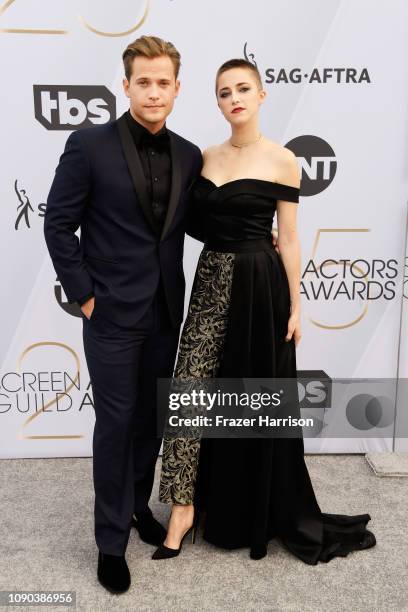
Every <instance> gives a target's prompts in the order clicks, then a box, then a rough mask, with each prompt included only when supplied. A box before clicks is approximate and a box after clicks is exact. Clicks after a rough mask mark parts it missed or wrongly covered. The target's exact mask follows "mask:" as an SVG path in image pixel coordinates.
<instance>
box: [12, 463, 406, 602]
mask: <svg viewBox="0 0 408 612" xmlns="http://www.w3.org/2000/svg"><path fill="white" fill-rule="evenodd" d="M306 462H307V465H308V468H309V472H310V476H311V479H312V482H313V485H314V489H315V492H316V496H317V499H318V502H319V504H320V507H321V509H322V510H323V511H326V512H333V513H345V514H359V513H364V512H368V513H369V514H370V515H371V517H372V520H371V521H370V523H369V527H370V528H371V529H372V531H373V532H374V533H375V535H376V537H377V546H376V547H374V548H372V549H369V550H366V551H359V552H353V553H351V554H350V555H349V556H348V557H346V558H337V559H334V560H333V561H330V562H329V563H328V564H324V563H319V564H318V565H317V566H309V565H306V564H304V563H303V562H302V561H300V560H298V559H297V558H296V557H293V556H292V555H291V554H290V553H289V552H287V551H286V550H284V549H283V548H282V547H281V546H280V545H279V544H278V542H276V541H271V542H270V544H269V548H268V556H267V557H265V558H264V559H262V560H260V561H253V560H251V559H250V558H249V556H248V551H247V550H246V549H242V550H239V551H234V552H228V551H222V550H218V549H216V548H215V547H213V546H211V545H210V544H207V543H205V542H204V541H203V540H202V539H201V538H200V536H199V535H198V537H197V539H196V542H195V544H194V545H192V544H191V541H188V542H185V545H184V547H183V551H182V553H181V555H180V556H179V557H177V558H175V559H171V560H167V561H152V560H151V559H150V555H151V553H152V552H153V550H154V548H153V547H151V546H149V545H147V544H144V543H143V542H141V541H140V540H139V539H138V536H137V533H135V532H134V530H133V532H132V534H131V537H130V541H129V546H128V550H127V560H128V564H129V567H130V571H131V574H132V586H131V588H130V590H129V591H128V592H127V593H125V594H122V595H110V594H109V593H107V592H106V591H105V590H104V589H103V588H102V587H101V586H100V585H99V584H98V582H97V580H96V576H95V569H96V558H97V550H96V547H95V543H94V537H93V522H92V521H93V516H92V515H93V488H92V466H91V459H88V458H85V459H24V460H21V459H12V460H1V461H0V488H1V489H0V490H1V505H0V510H1V532H0V537H1V546H0V590H14V589H15V590H18V589H25V590H53V591H59V590H70V589H72V590H75V591H76V597H77V609H78V610H87V611H88V610H89V611H92V612H93V611H95V612H99V611H100V610H138V611H139V610H149V611H150V610H152V611H153V610H154V611H156V610H157V611H166V610H176V611H184V610H186V611H187V610H188V611H192V610H200V611H201V610H204V611H205V610H230V609H231V608H233V609H234V610H235V611H238V610H245V611H250V610H269V611H271V612H272V611H275V610H276V611H278V610H279V611H281V610H285V611H286V610H291V611H296V612H298V611H299V612H309V611H310V612H320V611H324V612H331V611H333V612H340V611H343V610H344V611H346V610H347V612H359V611H370V612H373V611H382V610H384V611H385V610H387V611H392V612H395V611H397V610H398V611H399V610H407V611H408V580H407V576H408V529H407V525H408V505H407V499H408V480H407V479H406V478H389V479H387V478H378V477H376V476H375V474H374V473H373V472H372V470H371V469H370V467H369V465H368V464H367V462H366V461H365V459H364V456H362V455H325V456H321V455H307V456H306ZM159 467H160V466H159V464H158V466H157V468H158V469H159ZM156 476H158V474H157V475H156ZM151 506H152V509H153V511H154V512H155V514H156V515H157V517H158V518H160V519H161V520H162V521H163V523H165V522H166V520H167V516H168V507H167V506H165V505H163V504H160V503H159V502H158V501H157V477H156V486H155V490H154V492H153V497H152V504H151ZM14 609H17V610H20V609H21V610H22V609H23V608H20V607H18V608H14ZM25 609H35V610H40V609H44V610H48V611H50V610H51V609H58V610H63V609H72V608H61V607H60V608H56V607H54V606H53V607H44V606H43V607H41V608H39V607H35V608H25Z"/></svg>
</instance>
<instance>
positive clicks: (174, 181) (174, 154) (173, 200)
mask: <svg viewBox="0 0 408 612" xmlns="http://www.w3.org/2000/svg"><path fill="white" fill-rule="evenodd" d="M169 136H170V150H171V191H170V200H169V206H168V208H167V215H166V220H165V222H164V226H163V231H162V235H161V238H160V240H163V238H164V237H165V235H166V234H167V232H168V231H169V229H170V226H171V222H172V221H173V217H174V214H175V212H176V209H177V204H178V203H179V199H180V191H181V163H180V155H179V151H178V147H177V143H176V140H175V138H174V136H173V134H172V133H171V132H170V131H169Z"/></svg>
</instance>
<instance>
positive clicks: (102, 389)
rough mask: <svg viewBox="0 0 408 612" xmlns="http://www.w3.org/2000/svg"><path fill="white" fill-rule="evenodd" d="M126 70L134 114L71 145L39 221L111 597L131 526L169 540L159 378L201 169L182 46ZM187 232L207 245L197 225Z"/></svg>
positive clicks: (155, 50) (179, 305)
mask: <svg viewBox="0 0 408 612" xmlns="http://www.w3.org/2000/svg"><path fill="white" fill-rule="evenodd" d="M123 62H124V68H125V75H126V78H124V80H123V84H124V91H125V94H126V95H127V97H128V98H129V100H130V108H129V110H128V111H127V112H126V113H124V114H123V115H122V116H121V117H120V118H119V119H118V120H116V121H113V122H111V123H108V124H105V125H101V126H97V127H93V128H90V129H83V130H78V131H76V132H73V133H72V134H71V135H70V136H69V138H68V140H67V143H66V146H65V150H64V153H63V154H62V156H61V158H60V162H59V165H58V167H57V169H56V173H55V177H54V181H53V183H52V186H51V190H50V193H49V196H48V201H47V209H46V214H45V220H44V233H45V239H46V242H47V247H48V250H49V252H50V255H51V258H52V261H53V264H54V267H55V270H56V272H57V274H58V278H59V280H60V282H61V285H62V287H63V288H64V291H65V293H66V296H67V299H68V301H69V302H71V303H73V302H78V303H79V304H80V306H81V311H82V315H83V341H84V350H85V355H86V360H87V364H88V370H89V373H90V378H91V383H92V389H93V397H94V407H95V417H96V421H95V429H94V437H93V475H94V487H95V539H96V543H97V546H98V549H99V556H98V578H99V580H100V582H101V583H102V584H103V586H105V587H106V588H107V589H109V590H110V591H113V592H116V593H118V592H123V591H125V590H127V589H128V588H129V586H130V574H129V570H128V566H127V563H126V560H125V551H126V547H127V543H128V539H129V533H130V529H131V526H132V525H133V526H135V527H136V528H137V530H138V532H139V535H140V537H141V538H142V539H143V540H144V541H146V542H149V543H151V544H154V545H156V546H157V545H159V544H160V543H161V542H162V541H163V540H164V538H165V536H166V531H165V529H164V528H163V526H162V525H160V523H158V521H156V520H155V518H154V517H153V515H152V513H151V511H150V509H149V506H148V502H149V498H150V495H151V491H152V486H153V480H154V469H155V464H156V460H157V456H158V453H159V450H160V444H161V439H160V438H159V437H157V433H156V379H157V378H159V377H163V378H170V377H171V376H172V373H173V367H174V362H175V357H176V352H177V344H178V338H179V329H180V324H181V322H182V320H183V310H184V289H185V281H184V274H183V264H182V258H183V247H184V236H185V230H186V219H187V211H188V188H189V186H190V185H191V183H192V182H193V181H194V179H195V178H196V176H197V175H198V174H199V173H200V170H201V167H202V157H201V152H200V150H199V148H198V147H197V146H195V145H194V144H192V143H191V142H189V141H187V140H185V139H184V138H182V137H181V136H179V135H177V134H175V133H174V132H172V131H171V130H169V129H167V127H166V123H165V122H166V118H167V116H168V115H169V114H170V112H171V111H172V108H173V105H174V101H175V98H176V97H177V95H178V92H179V87H180V82H179V81H178V72H179V67H180V55H179V53H178V51H177V50H176V49H175V47H174V46H173V45H172V44H171V43H168V42H165V41H163V40H161V39H160V38H157V37H154V36H142V37H141V38H139V39H137V40H136V41H135V42H133V43H132V44H130V45H129V46H128V47H127V48H126V50H125V51H124V53H123ZM79 227H80V228H81V236H80V239H78V238H77V236H76V235H75V232H76V230H77V229H78V228H79ZM188 231H189V233H190V234H191V235H192V236H194V237H196V238H200V235H199V231H198V230H197V233H196V232H195V230H194V222H192V224H191V226H190V229H189V230H188Z"/></svg>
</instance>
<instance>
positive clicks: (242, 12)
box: [0, 0, 408, 458]
mask: <svg viewBox="0 0 408 612" xmlns="http://www.w3.org/2000/svg"><path fill="white" fill-rule="evenodd" d="M390 8H391V7H390V3H389V2H387V1H385V0H376V1H375V2H373V1H372V0H359V2H354V1H353V0H343V1H341V0H324V1H323V0H308V1H307V2H305V1H304V0H292V1H291V2H285V1H283V0H274V1H273V2H272V1H269V0H252V2H238V3H237V2H236V1H235V0H222V2H220V1H219V0H206V1H203V2H194V1H192V0H150V1H148V0H115V1H114V2H113V1H108V0H106V1H105V2H99V1H98V0H71V1H70V2H55V1H54V0H41V2H40V1H34V0H30V1H28V0H8V1H6V2H4V1H3V0H1V3H0V62H1V86H2V95H1V97H0V120H1V140H0V142H1V153H2V157H1V159H2V163H1V166H0V189H1V204H2V206H1V212H0V214H1V223H0V236H1V241H0V244H1V260H0V265H1V282H0V286H1V334H0V338H1V341H0V364H1V372H0V457H3V458H5V457H53V456H90V455H91V453H92V431H93V425H94V410H93V403H92V387H91V384H90V381H89V375H88V371H87V367H86V361H85V357H84V352H83V346H82V319H81V316H80V311H79V309H78V307H77V306H76V305H73V304H68V303H67V300H66V296H65V295H64V292H63V290H62V288H61V286H60V284H59V281H58V278H56V275H55V272H54V269H53V267H52V264H51V260H50V258H49V256H48V252H47V250H46V245H45V241H44V237H43V220H44V212H45V208H46V199H47V195H48V191H49V188H50V185H51V182H52V179H53V175H54V172H55V167H56V165H57V163H58V160H59V156H60V155H61V153H62V151H63V149H64V145H65V141H66V139H67V137H68V136H69V134H70V132H71V131H72V130H77V129H82V128H85V127H89V126H93V125H100V124H101V123H105V122H108V121H112V120H114V119H115V118H117V117H118V116H119V115H120V114H122V113H123V112H124V111H125V110H126V109H127V106H128V105H127V98H126V97H125V95H124V93H123V89H122V79H123V67H122V60H121V55H122V52H123V50H124V49H125V47H126V46H127V44H128V43H129V42H130V41H132V40H134V39H135V38H137V37H138V36H140V35H142V34H155V35H158V36H161V37H163V38H165V39H166V40H170V41H172V42H173V43H174V44H175V45H176V46H177V47H178V49H179V51H180V52H181V55H182V69H181V73H180V79H181V92H180V95H179V97H178V99H177V100H176V105H175V109H174V111H173V113H172V115H171V116H170V117H169V119H168V126H169V127H170V128H171V129H173V130H174V131H176V132H179V133H180V134H181V135H183V136H184V137H186V138H188V139H189V140H192V141H193V142H195V143H197V144H198V146H200V147H201V148H205V147H207V146H209V145H210V144H214V143H218V142H221V141H223V140H224V139H225V138H227V137H228V126H227V124H226V123H225V121H224V119H223V118H222V116H221V113H220V112H219V109H218V108H217V104H216V99H215V95H214V76H215V72H216V70H217V68H218V67H219V65H220V64H221V63H222V62H224V61H225V60H227V59H230V58H233V57H246V58H247V59H248V60H249V61H251V62H253V63H254V64H256V65H257V66H258V68H259V70H260V72H261V74H262V78H263V83H264V88H265V90H266V92H267V97H266V101H265V104H264V105H263V108H262V117H261V130H262V132H263V134H264V135H265V136H267V137H269V138H270V139H272V140H274V141H276V142H279V143H281V144H282V145H285V146H287V147H289V148H290V149H292V151H293V152H294V153H295V154H296V156H297V159H298V161H299V165H300V167H301V169H302V185H301V198H300V204H299V208H298V211H299V213H298V226H299V234H300V240H301V252H302V287H301V290H302V332H303V337H302V340H301V342H300V344H299V346H298V349H297V357H298V370H299V373H300V375H307V377H308V379H309V383H308V384H307V385H303V386H302V385H300V387H301V388H300V393H301V396H302V406H303V408H304V410H305V411H308V410H310V411H312V412H313V414H314V415H315V417H316V418H317V419H318V422H319V423H320V424H321V428H320V435H318V436H317V437H315V438H307V439H305V446H306V451H308V452H327V453H329V452H360V453H361V452H366V451H367V450H378V451H382V450H384V451H386V450H392V449H393V448H395V447H396V440H397V439H398V448H399V449H404V448H405V449H406V443H405V440H404V437H403V436H400V437H398V428H397V426H396V424H397V420H396V411H397V412H398V413H399V415H400V416H401V414H403V412H404V410H405V409H406V402H405V401H404V394H403V393H399V392H398V385H397V377H398V375H399V376H400V377H402V376H407V377H408V333H407V331H406V330H407V328H408V326H407V323H408V309H407V307H406V306H405V308H404V297H403V294H404V291H403V287H404V284H403V282H404V262H405V255H406V217H407V205H406V202H407V194H408V189H407V186H408V176H407V174H408V172H407V171H408V165H407V132H406V126H407V104H406V101H407V93H408V71H407V69H406V38H407V22H408V4H407V3H406V1H405V0H393V2H392V10H390ZM200 248H201V247H200V244H199V243H198V242H196V241H194V240H192V239H190V238H186V243H185V258H184V264H185V272H186V279H187V293H186V305H187V300H188V296H189V291H190V288H191V282H192V278H193V274H194V269H195V265H196V261H197V257H198V254H199V252H200ZM405 296H408V290H407V289H406V290H405ZM404 332H405V333H404ZM336 379H337V380H339V381H343V385H341V383H340V384H335V383H334V381H335V380H336ZM347 379H353V380H357V379H362V380H365V381H367V380H369V379H374V382H373V386H372V387H370V386H369V387H367V384H366V386H365V387H364V390H363V391H360V390H359V388H357V387H356V386H355V385H348V384H347ZM380 379H385V380H388V381H389V383H390V384H389V385H388V387H387V389H388V391H389V393H386V394H385V393H384V392H382V391H378V390H377V386H376V384H375V381H379V380H380ZM333 415H335V419H334V420H335V421H336V422H338V423H340V424H341V427H339V429H338V431H339V432H340V431H341V432H342V433H341V434H339V435H338V436H336V435H333V432H332V434H331V435H326V436H325V435H324V434H325V432H326V431H329V429H328V426H327V423H329V422H330V419H332V420H333ZM336 431H337V430H336ZM348 434H349V435H348ZM404 445H405V446H404Z"/></svg>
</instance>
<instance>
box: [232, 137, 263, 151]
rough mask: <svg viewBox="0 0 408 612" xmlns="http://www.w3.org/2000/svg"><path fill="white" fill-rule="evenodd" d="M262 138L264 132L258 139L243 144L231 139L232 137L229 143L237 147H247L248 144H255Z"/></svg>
mask: <svg viewBox="0 0 408 612" xmlns="http://www.w3.org/2000/svg"><path fill="white" fill-rule="evenodd" d="M261 138H262V134H259V136H258V138H257V139H256V140H251V141H250V142H243V143H242V144H234V143H233V142H232V141H231V138H230V139H229V143H230V145H231V146H232V147H236V148H237V149H242V147H247V146H248V145H251V144H255V143H256V142H259V141H260V140H261Z"/></svg>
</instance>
